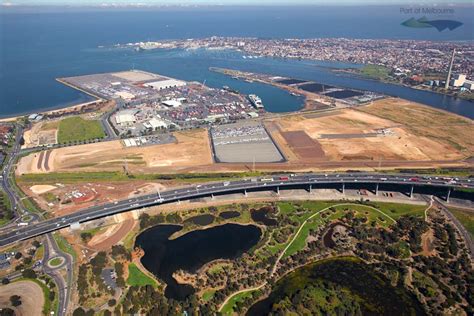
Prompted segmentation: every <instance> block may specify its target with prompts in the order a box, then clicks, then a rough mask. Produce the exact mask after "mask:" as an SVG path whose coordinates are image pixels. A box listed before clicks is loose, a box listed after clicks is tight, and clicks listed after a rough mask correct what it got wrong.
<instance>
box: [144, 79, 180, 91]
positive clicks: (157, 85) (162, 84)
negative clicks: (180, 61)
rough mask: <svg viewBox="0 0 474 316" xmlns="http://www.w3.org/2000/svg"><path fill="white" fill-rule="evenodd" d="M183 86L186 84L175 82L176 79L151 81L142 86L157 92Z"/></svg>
mask: <svg viewBox="0 0 474 316" xmlns="http://www.w3.org/2000/svg"><path fill="white" fill-rule="evenodd" d="M185 85H186V82H184V81H181V80H176V79H167V80H160V81H153V82H148V83H145V84H144V86H145V87H150V88H153V89H155V90H158V91H161V90H165V89H171V88H178V87H183V86H185Z"/></svg>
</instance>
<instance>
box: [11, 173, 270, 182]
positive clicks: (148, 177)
mask: <svg viewBox="0 0 474 316" xmlns="http://www.w3.org/2000/svg"><path fill="white" fill-rule="evenodd" d="M262 175H264V174H262V173H252V172H238V173H237V172H229V173H215V174H214V173H190V174H158V173H147V174H134V175H133V176H128V175H126V174H124V173H123V172H118V171H103V172H52V173H44V174H41V173H28V174H24V175H21V176H18V177H17V181H18V182H21V183H31V184H34V183H41V184H51V183H53V184H54V183H57V182H61V183H82V182H111V181H114V182H120V181H133V180H145V181H152V180H173V181H177V182H183V183H198V182H210V181H225V180H231V179H240V178H242V177H254V176H262Z"/></svg>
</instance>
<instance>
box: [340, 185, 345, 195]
mask: <svg viewBox="0 0 474 316" xmlns="http://www.w3.org/2000/svg"><path fill="white" fill-rule="evenodd" d="M341 192H342V194H345V193H346V184H345V183H343V184H342V191H341Z"/></svg>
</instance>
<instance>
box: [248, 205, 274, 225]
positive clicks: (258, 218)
mask: <svg viewBox="0 0 474 316" xmlns="http://www.w3.org/2000/svg"><path fill="white" fill-rule="evenodd" d="M272 213H273V208H272V207H262V208H260V209H258V210H255V209H254V210H251V211H250V216H251V217H252V219H253V220H254V221H255V222H257V223H261V224H263V225H265V226H276V225H277V224H278V221H277V220H276V219H274V218H271V217H270V216H271V214H272Z"/></svg>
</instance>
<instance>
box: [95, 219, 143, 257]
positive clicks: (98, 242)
mask: <svg viewBox="0 0 474 316" xmlns="http://www.w3.org/2000/svg"><path fill="white" fill-rule="evenodd" d="M120 216H121V217H122V218H121V219H123V221H122V222H120V223H118V224H116V225H111V226H109V227H108V228H107V229H106V230H105V231H104V232H103V233H100V234H97V235H95V236H94V237H93V238H92V239H91V240H90V241H89V243H88V244H87V246H89V247H91V248H92V249H95V250H97V251H104V250H108V249H110V248H111V247H112V246H113V245H117V244H118V243H119V242H120V241H121V240H122V239H123V238H124V237H125V236H126V235H127V234H128V233H129V232H130V231H131V230H132V229H133V227H134V226H135V225H136V224H138V221H135V220H134V219H133V215H132V214H131V213H125V214H120Z"/></svg>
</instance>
